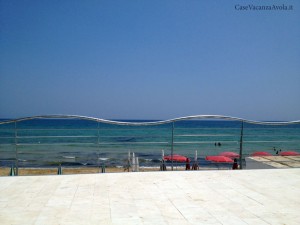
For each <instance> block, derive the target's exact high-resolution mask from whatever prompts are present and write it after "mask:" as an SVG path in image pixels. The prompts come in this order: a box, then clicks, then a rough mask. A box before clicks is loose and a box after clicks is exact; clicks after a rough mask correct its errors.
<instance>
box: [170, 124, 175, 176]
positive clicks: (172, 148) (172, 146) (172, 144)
mask: <svg viewBox="0 0 300 225" xmlns="http://www.w3.org/2000/svg"><path fill="white" fill-rule="evenodd" d="M173 151H174V122H173V123H172V143H171V169H172V171H173Z"/></svg>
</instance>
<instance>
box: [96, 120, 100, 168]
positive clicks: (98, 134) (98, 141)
mask: <svg viewBox="0 0 300 225" xmlns="http://www.w3.org/2000/svg"><path fill="white" fill-rule="evenodd" d="M97 146H98V159H97V162H98V163H99V157H100V124H99V121H98V128H97ZM98 165H99V164H98ZM99 166H100V165H99Z"/></svg>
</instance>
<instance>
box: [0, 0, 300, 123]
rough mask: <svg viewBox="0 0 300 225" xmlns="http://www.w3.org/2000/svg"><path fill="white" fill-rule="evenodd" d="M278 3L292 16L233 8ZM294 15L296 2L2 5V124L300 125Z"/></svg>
mask: <svg viewBox="0 0 300 225" xmlns="http://www.w3.org/2000/svg"><path fill="white" fill-rule="evenodd" d="M283 2H284V3H285V4H286V5H293V8H294V10H291V11H253V10H248V11H239V10H235V5H236V4H240V5H248V4H256V5H257V4H259V5H261V4H278V5H282V3H283ZM299 10H300V2H299V1H289V0H286V1H250V0H247V1H246V0H242V1H236V0H235V1H226V4H224V1H222V0H218V1H217V0H212V1H204V0H202V1H201V0H197V1H196V0H189V1H186V0H181V1H179V0H159V1H156V0H152V1H147V0H142V1H141V0H131V1H129V0H128V1H124V0H120V1H118V0H114V1H108V0H107V1H102V0H98V1H92V0H89V1H83V0H82V1H81V0H76V1H73V0H69V1H68V0H65V1H56V0H52V1H50V0H47V1H46V0H36V1H34V0H30V1H28V0H24V1H17V0H12V1H8V0H0V29H1V30H0V32H1V33H0V74H1V75H0V117H2V118H16V117H21V116H31V115H41V114H77V115H86V116H96V117H101V118H109V119H168V118H174V117H179V116H189V115H198V114H199V115H200V114H221V115H230V116H237V117H243V118H247V119H257V120H298V119H300V104H299V97H300V63H299V62H300V44H299V40H300V26H299V21H300V11H299Z"/></svg>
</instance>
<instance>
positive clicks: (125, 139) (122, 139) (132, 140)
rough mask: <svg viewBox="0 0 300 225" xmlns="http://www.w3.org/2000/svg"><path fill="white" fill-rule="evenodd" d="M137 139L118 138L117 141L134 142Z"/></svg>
mask: <svg viewBox="0 0 300 225" xmlns="http://www.w3.org/2000/svg"><path fill="white" fill-rule="evenodd" d="M135 140H136V139H135V138H134V137H118V138H116V141H118V142H134V141H135Z"/></svg>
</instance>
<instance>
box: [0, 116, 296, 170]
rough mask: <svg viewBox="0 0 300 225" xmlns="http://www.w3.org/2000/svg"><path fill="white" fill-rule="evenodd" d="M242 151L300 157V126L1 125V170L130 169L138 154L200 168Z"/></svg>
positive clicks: (144, 160) (153, 161)
mask: <svg viewBox="0 0 300 225" xmlns="http://www.w3.org/2000/svg"><path fill="white" fill-rule="evenodd" d="M0 121H4V120H0ZM117 121H122V122H154V121H153V120H117ZM241 143H242V145H241ZM241 148H242V155H243V157H246V156H249V155H251V154H252V153H254V152H256V151H265V152H268V153H270V154H272V155H276V154H279V153H280V152H281V151H297V152H299V153H300V124H293V125H284V126H283V125H280V126H278V125H277V126H273V125H272V126H270V125H256V124H248V123H243V129H242V122H240V121H228V120H183V121H177V122H174V123H172V122H171V123H166V124H161V125H153V126H145V125H144V126H132V125H115V124H107V123H102V122H96V121H91V120H82V119H33V120H26V121H21V122H17V123H9V124H0V166H10V165H12V164H17V165H18V166H19V167H52V166H53V167H56V166H58V165H60V164H61V165H62V166H65V167H78V166H87V167H88V166H91V167H94V166H99V167H100V166H103V165H105V166H112V167H126V166H127V165H128V159H129V156H132V154H133V153H134V155H135V156H136V157H138V159H139V166H141V167H159V166H160V163H161V159H162V154H164V155H170V154H172V152H173V154H179V155H183V156H186V157H189V158H190V159H191V161H192V162H193V160H195V157H197V163H198V164H199V165H200V166H201V165H204V166H210V165H211V162H209V161H207V160H205V157H206V156H212V155H218V154H220V153H222V152H235V153H238V154H239V152H240V149H241ZM166 163H170V162H166ZM173 163H174V165H176V166H183V163H176V162H173Z"/></svg>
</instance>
